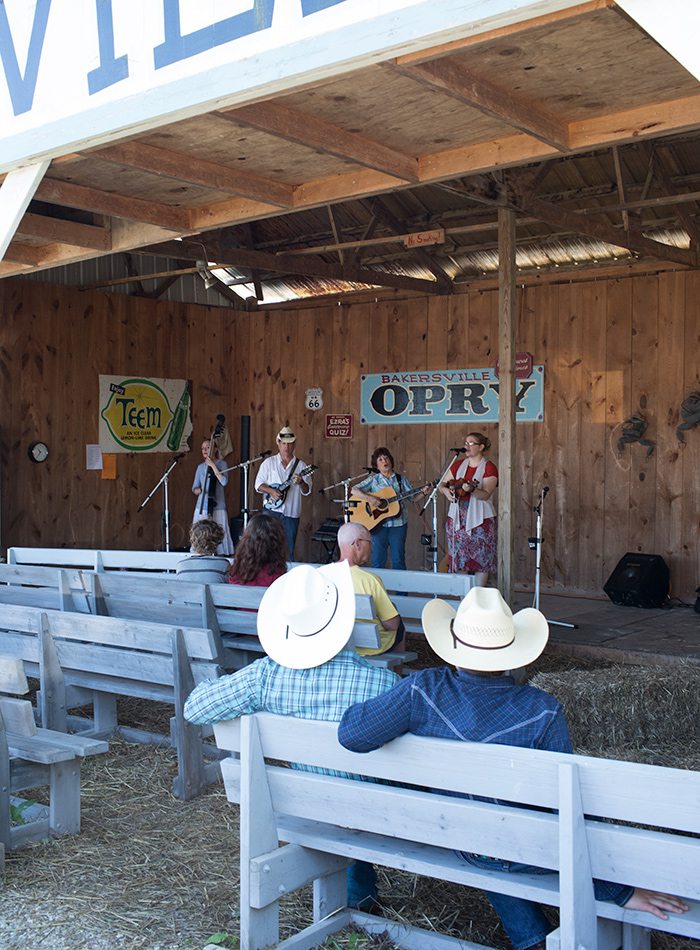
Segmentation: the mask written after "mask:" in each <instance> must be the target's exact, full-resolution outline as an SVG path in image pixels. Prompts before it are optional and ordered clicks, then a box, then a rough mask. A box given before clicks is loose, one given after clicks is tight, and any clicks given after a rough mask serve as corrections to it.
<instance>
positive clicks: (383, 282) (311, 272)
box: [220, 248, 444, 294]
mask: <svg viewBox="0 0 700 950" xmlns="http://www.w3.org/2000/svg"><path fill="white" fill-rule="evenodd" d="M227 255H228V257H229V259H230V260H231V261H232V263H231V264H230V265H220V266H231V267H236V268H238V267H256V268H260V269H265V270H268V271H272V272H273V273H277V274H294V275H298V276H300V277H325V278H329V279H331V280H344V281H348V282H349V283H354V284H370V285H371V286H374V287H395V288H397V289H398V290H411V291H415V292H417V293H423V294H437V293H444V291H443V290H442V288H441V287H440V286H439V285H438V283H437V281H433V280H422V279H420V278H417V277H407V276H405V275H404V274H390V273H387V272H386V271H378V270H370V269H369V268H366V267H356V266H354V265H352V264H324V263H323V262H321V261H311V260H309V259H308V258H306V257H295V256H294V255H293V254H265V253H263V252H262V251H251V250H247V249H244V248H237V249H233V248H229V250H228V251H227Z"/></svg>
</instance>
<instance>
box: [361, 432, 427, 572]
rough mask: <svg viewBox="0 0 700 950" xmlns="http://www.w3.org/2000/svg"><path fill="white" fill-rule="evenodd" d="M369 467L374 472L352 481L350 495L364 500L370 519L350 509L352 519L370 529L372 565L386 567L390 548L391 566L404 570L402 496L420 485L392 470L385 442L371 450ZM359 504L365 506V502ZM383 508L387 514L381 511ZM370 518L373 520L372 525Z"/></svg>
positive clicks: (405, 518) (405, 525) (405, 516)
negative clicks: (354, 515) (353, 484)
mask: <svg viewBox="0 0 700 950" xmlns="http://www.w3.org/2000/svg"><path fill="white" fill-rule="evenodd" d="M370 467H371V468H372V469H374V473H373V474H370V475H368V477H367V478H365V479H364V480H363V481H361V482H360V483H359V485H355V486H354V488H353V490H352V495H351V497H352V498H355V499H358V500H362V501H363V502H364V503H366V505H367V506H368V508H369V514H370V523H369V524H367V523H366V521H365V519H364V518H360V517H357V516H356V517H353V513H351V516H350V517H351V520H352V521H361V522H362V523H363V524H365V527H368V528H369V529H370V530H371V532H372V534H371V539H372V564H371V566H372V567H385V566H386V558H387V551H390V552H391V566H392V567H393V568H394V569H395V570H397V571H405V570H406V532H407V530H408V514H407V506H406V503H405V497H406V496H408V495H411V494H412V493H414V492H415V493H417V492H418V491H421V489H414V488H413V487H412V485H411V483H410V482H409V480H408V479H407V478H406V476H405V475H398V474H397V473H396V472H395V471H394V456H393V455H392V454H391V452H390V451H389V449H387V448H386V447H385V446H381V447H380V448H378V449H375V450H374V452H373V453H372V459H371V462H370ZM377 493H380V494H377ZM382 496H384V497H382ZM396 502H398V504H397V503H396ZM358 507H359V506H358ZM362 508H363V509H364V508H365V505H364V504H363V505H362ZM391 509H393V511H392V510H391ZM397 509H398V510H397ZM385 512H387V513H388V515H389V516H388V517H387V516H385V515H384V513H385ZM358 514H359V513H358ZM372 520H374V521H375V524H374V525H372V523H371V522H372Z"/></svg>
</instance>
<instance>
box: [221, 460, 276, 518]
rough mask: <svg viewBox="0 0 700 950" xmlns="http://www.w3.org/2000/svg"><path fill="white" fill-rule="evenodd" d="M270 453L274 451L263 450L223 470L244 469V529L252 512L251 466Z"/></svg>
mask: <svg viewBox="0 0 700 950" xmlns="http://www.w3.org/2000/svg"><path fill="white" fill-rule="evenodd" d="M268 455H272V452H270V451H267V452H261V453H260V455H256V456H255V458H253V459H245V460H244V461H243V462H239V463H238V464H237V465H229V467H228V468H224V469H222V471H221V474H222V475H223V473H224V472H232V471H233V470H234V469H235V468H242V469H243V497H244V498H245V507H244V508H243V509H242V514H243V528H244V529H245V528H247V527H248V515H249V513H250V509H249V508H248V478H249V472H250V466H251V465H254V464H255V463H256V462H260V461H261V460H262V459H264V458H267V456H268Z"/></svg>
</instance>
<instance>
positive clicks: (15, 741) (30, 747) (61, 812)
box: [0, 656, 109, 851]
mask: <svg viewBox="0 0 700 950" xmlns="http://www.w3.org/2000/svg"><path fill="white" fill-rule="evenodd" d="M0 691H2V692H3V693H11V694H12V696H11V697H10V696H2V697H0V842H1V843H2V845H4V848H5V849H6V850H8V851H10V850H14V849H15V848H18V847H20V846H21V845H23V844H26V843H27V842H30V841H37V840H39V839H41V838H47V837H48V836H49V835H52V836H54V835H69V834H77V833H78V832H79V831H80V765H81V760H82V759H83V758H85V756H88V755H98V754H99V753H102V752H107V751H108V749H109V746H108V745H107V743H106V742H103V741H101V740H99V739H90V738H86V737H85V736H69V735H65V734H64V733H61V732H56V731H54V730H52V729H38V728H37V726H36V723H35V721H34V711H33V709H32V704H31V703H30V702H29V701H27V700H25V699H18V698H17V697H18V696H24V695H25V694H26V693H27V692H28V691H29V687H28V684H27V677H26V675H25V672H24V668H23V665H22V661H21V660H20V659H18V658H16V657H5V656H0ZM44 786H48V789H49V804H48V806H46V805H38V804H33V803H31V802H30V801H27V800H23V799H21V798H18V797H16V793H17V792H21V791H24V790H25V789H33V788H42V787H44ZM11 806H14V807H15V808H16V809H17V814H18V815H19V822H18V823H17V824H12V821H11V814H12V812H11ZM1 850H2V848H1V847H0V851H1Z"/></svg>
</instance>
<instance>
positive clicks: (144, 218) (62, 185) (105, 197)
mask: <svg viewBox="0 0 700 950" xmlns="http://www.w3.org/2000/svg"><path fill="white" fill-rule="evenodd" d="M35 198H37V199H39V200H41V201H49V202H51V203H52V204H55V205H62V206H65V207H67V208H81V209H82V210H83V211H94V212H96V213H98V214H106V215H109V216H110V217H116V218H126V219H128V220H129V221H141V222H143V223H145V224H154V225H156V226H157V227H160V228H165V229H166V230H171V231H187V230H188V229H189V224H190V214H189V211H187V210H186V209H183V208H176V207H175V206H174V205H164V204H162V203H160V202H157V201H145V200H144V199H143V198H130V197H128V196H127V195H120V194H116V193H115V192H111V191H101V190H100V189H98V188H88V187H86V186H85V185H75V184H73V183H72V182H68V181H59V180H58V179H56V178H44V179H43V181H42V182H41V183H40V185H39V187H38V188H37V190H36V192H35Z"/></svg>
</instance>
